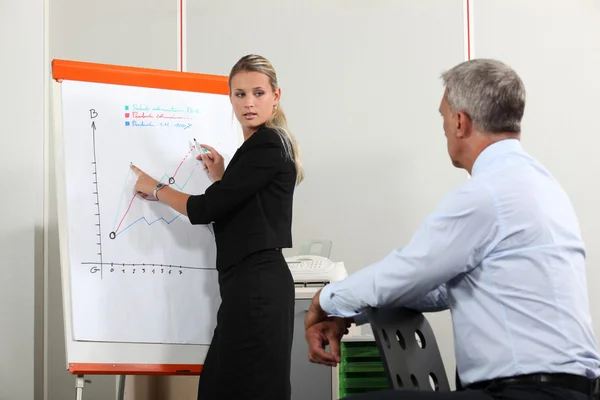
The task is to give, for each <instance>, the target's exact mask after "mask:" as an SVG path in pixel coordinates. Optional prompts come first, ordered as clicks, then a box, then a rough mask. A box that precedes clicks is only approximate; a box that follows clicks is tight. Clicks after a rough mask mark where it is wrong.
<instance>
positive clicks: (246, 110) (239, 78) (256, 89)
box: [231, 72, 281, 132]
mask: <svg viewBox="0 0 600 400" xmlns="http://www.w3.org/2000/svg"><path fill="white" fill-rule="evenodd" d="M280 94H281V90H280V89H279V88H277V90H276V91H273V89H272V88H271V84H270V82H269V77H268V76H267V75H265V74H262V73H260V72H238V73H237V74H235V75H234V76H233V77H232V78H231V105H232V106H233V110H234V112H235V116H236V118H237V119H238V121H240V123H241V124H242V128H243V130H244V132H253V131H256V129H257V128H258V127H259V126H260V125H262V124H264V123H265V122H267V121H268V120H269V119H270V118H271V116H272V115H273V111H274V110H275V107H276V106H277V104H278V103H279V98H280Z"/></svg>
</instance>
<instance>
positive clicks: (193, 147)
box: [173, 146, 196, 178]
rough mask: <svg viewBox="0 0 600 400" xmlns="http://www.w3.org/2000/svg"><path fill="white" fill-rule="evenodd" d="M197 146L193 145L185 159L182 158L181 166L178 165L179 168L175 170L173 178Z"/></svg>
mask: <svg viewBox="0 0 600 400" xmlns="http://www.w3.org/2000/svg"><path fill="white" fill-rule="evenodd" d="M195 148H196V146H192V149H191V150H190V151H189V152H188V153H187V154H186V155H185V157H183V160H181V162H180V163H179V167H177V169H176V170H175V173H174V174H173V178H175V176H176V175H177V173H178V172H179V168H181V166H182V165H183V163H184V162H185V160H187V158H188V157H189V156H190V154H192V151H193V150H194V149H195Z"/></svg>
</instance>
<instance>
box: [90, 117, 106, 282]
mask: <svg viewBox="0 0 600 400" xmlns="http://www.w3.org/2000/svg"><path fill="white" fill-rule="evenodd" d="M90 116H91V117H92V119H94V118H96V117H97V116H98V113H96V112H95V111H94V110H90ZM92 141H93V145H94V162H93V164H94V174H93V175H94V185H95V186H96V190H95V191H94V195H95V196H96V202H95V205H96V207H97V208H98V214H97V216H98V223H97V224H96V225H97V226H98V247H99V249H100V250H99V251H98V255H99V256H100V279H102V278H103V277H104V270H103V268H102V265H103V262H102V261H103V260H102V227H101V226H100V221H101V218H100V195H99V194H98V164H97V160H96V122H95V121H92Z"/></svg>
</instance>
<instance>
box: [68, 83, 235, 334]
mask: <svg viewBox="0 0 600 400" xmlns="http://www.w3.org/2000/svg"><path fill="white" fill-rule="evenodd" d="M62 92H63V94H62V98H63V104H62V109H63V144H64V156H65V160H64V161H65V170H66V176H65V178H66V190H67V196H66V198H67V208H68V213H67V214H68V216H67V219H68V232H69V237H68V243H69V253H70V254H69V255H70V263H71V286H72V287H71V291H72V311H73V333H74V339H75V340H89V341H115V342H146V343H182V344H183V343H185V344H209V343H210V340H211V338H212V334H213V329H214V326H215V323H216V310H217V308H218V305H219V303H220V298H219V292H218V283H217V272H216V269H215V256H216V254H215V252H216V249H215V242H214V236H213V231H212V226H211V225H207V226H205V225H200V226H193V225H191V224H190V222H189V220H188V219H187V217H185V216H183V215H180V214H178V213H177V212H176V211H174V210H172V209H171V208H169V207H167V206H166V205H164V204H161V203H160V202H154V201H148V200H143V199H141V198H140V197H139V196H135V193H134V184H135V181H136V179H137V175H136V174H135V173H134V172H133V171H131V168H130V164H131V163H133V164H135V165H136V166H137V167H138V168H140V169H142V170H143V171H145V172H146V173H148V174H149V175H151V176H153V177H154V178H155V179H160V180H161V181H162V182H164V183H170V184H171V185H172V187H174V188H176V189H178V190H181V191H184V192H186V193H190V194H201V193H203V192H204V190H205V189H206V188H207V187H208V186H209V185H210V184H211V183H212V182H211V181H210V179H209V177H208V175H207V174H206V172H204V171H203V168H202V163H201V162H200V161H197V160H196V156H197V155H198V154H199V152H198V150H197V149H196V148H195V146H194V141H193V139H194V138H195V139H197V140H198V142H200V143H206V144H209V145H211V146H213V147H215V148H216V149H217V151H219V152H220V153H221V154H223V155H224V157H225V158H226V160H229V159H230V158H231V156H232V155H233V153H234V152H235V150H236V148H237V147H238V145H239V139H238V138H239V135H238V125H237V123H236V122H235V121H234V119H233V113H232V110H231V105H230V103H229V99H228V97H227V96H224V95H213V94H204V93H188V92H179V91H168V90H158V89H148V88H137V87H128V86H118V85H105V84H96V83H87V82H85V83H83V82H70V81H65V82H63V83H62ZM61 239H64V238H61Z"/></svg>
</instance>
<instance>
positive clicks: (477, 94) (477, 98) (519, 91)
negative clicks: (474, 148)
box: [442, 59, 525, 133]
mask: <svg viewBox="0 0 600 400" xmlns="http://www.w3.org/2000/svg"><path fill="white" fill-rule="evenodd" d="M442 80H443V81H444V85H445V86H446V92H447V99H448V104H449V105H450V109H451V110H452V112H453V113H456V112H458V111H462V112H464V113H466V114H468V115H469V117H470V118H471V120H472V121H473V124H474V126H475V128H476V129H477V130H479V131H481V132H489V133H499V132H514V133H520V132H521V119H522V118H523V113H524V112H525V86H524V85H523V82H522V81H521V78H519V76H518V75H517V73H516V72H515V71H513V70H512V69H511V68H510V67H508V66H507V65H506V64H504V63H502V62H500V61H496V60H490V59H477V60H470V61H465V62H463V63H461V64H458V65H457V66H455V67H454V68H452V69H451V70H449V71H447V72H445V73H443V74H442Z"/></svg>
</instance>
